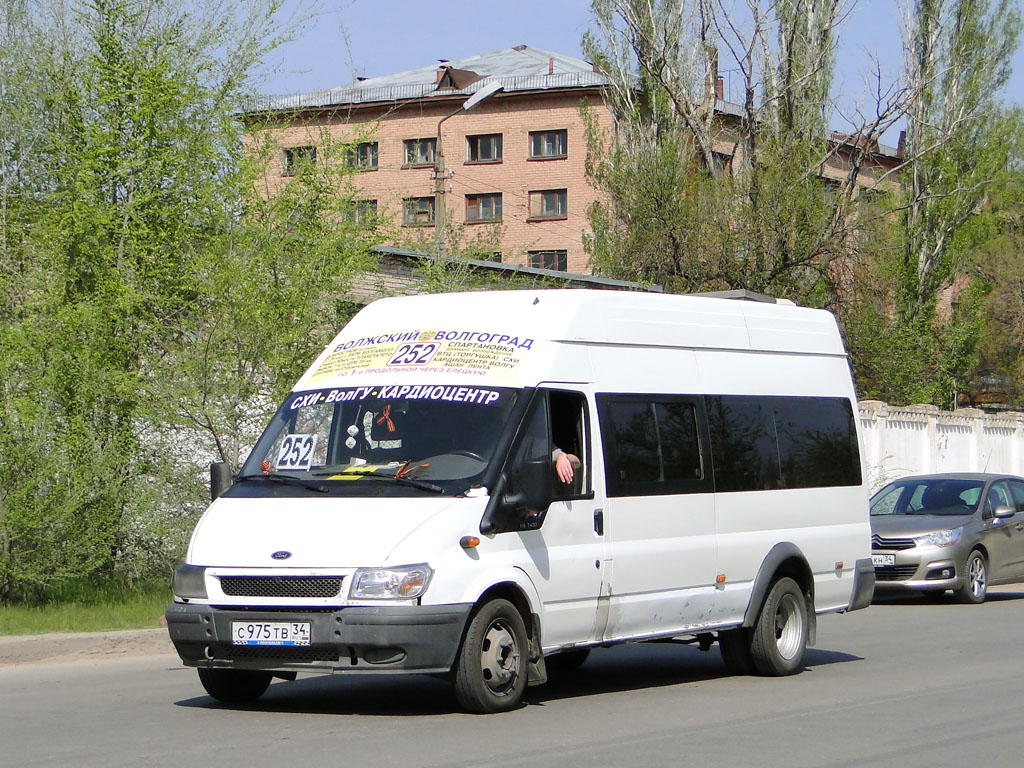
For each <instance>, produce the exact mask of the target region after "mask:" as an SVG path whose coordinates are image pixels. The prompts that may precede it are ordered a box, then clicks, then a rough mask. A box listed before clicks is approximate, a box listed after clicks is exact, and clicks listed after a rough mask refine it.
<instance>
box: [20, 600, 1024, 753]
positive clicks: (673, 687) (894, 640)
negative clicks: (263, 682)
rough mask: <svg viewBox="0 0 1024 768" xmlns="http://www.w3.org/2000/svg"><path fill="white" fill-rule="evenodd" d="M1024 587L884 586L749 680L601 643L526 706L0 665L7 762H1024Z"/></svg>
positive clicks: (706, 659) (314, 685)
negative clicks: (471, 711)
mask: <svg viewBox="0 0 1024 768" xmlns="http://www.w3.org/2000/svg"><path fill="white" fill-rule="evenodd" d="M1022 640H1024V588H1021V587H1010V588H1000V589H996V590H994V591H993V593H991V594H990V597H989V602H987V603H985V604H984V605H981V606H961V605H956V604H953V603H951V602H949V603H943V604H938V605H931V604H927V603H925V602H923V601H920V600H916V599H909V600H904V601H887V602H884V603H880V604H876V605H874V606H872V607H871V608H870V609H868V610H866V611H858V612H855V613H852V614H849V615H846V616H825V617H822V618H821V620H820V621H819V623H818V645H817V647H816V648H813V649H810V650H809V651H808V654H807V658H806V662H807V669H806V670H805V671H804V672H802V673H801V674H799V675H796V676H793V677H789V678H775V679H766V678H756V677H732V676H729V675H727V674H726V672H725V669H724V666H723V665H722V662H721V660H720V657H719V654H718V650H717V648H714V649H712V651H711V652H708V653H702V652H700V651H699V650H697V649H696V648H695V647H691V646H678V645H663V644H659V645H645V646H626V647H619V648H613V649H608V650H599V651H595V652H594V653H593V654H592V655H591V657H590V659H589V660H588V661H587V663H586V664H584V665H583V667H582V668H580V669H579V670H578V671H576V672H573V673H569V674H566V675H565V676H563V677H562V678H561V679H559V680H555V681H552V682H550V683H549V684H548V685H546V686H544V687H541V688H533V689H531V690H530V692H529V693H528V704H527V706H525V707H523V708H522V709H519V710H517V711H515V712H511V713H507V714H501V715H489V716H472V715H465V714H462V713H460V712H458V711H457V709H456V706H455V701H454V697H453V696H452V694H451V692H450V690H449V688H448V687H447V685H446V684H445V683H443V682H442V681H440V680H435V679H431V678H420V677H401V678H395V677H392V678H383V677H340V676H339V677H308V678H305V679H299V680H298V681H295V682H290V683H289V682H275V683H274V684H272V685H271V687H270V690H269V691H268V692H267V693H266V694H265V695H264V697H263V698H262V699H261V700H260V701H259V702H257V703H256V704H255V705H248V706H244V707H232V706H226V705H221V704H217V703H215V702H214V701H213V700H212V699H210V698H208V697H207V696H206V695H205V694H204V692H203V690H202V688H201V686H200V685H199V681H198V679H197V678H196V675H195V671H194V670H191V669H185V668H183V667H181V666H180V664H179V663H178V660H177V657H176V656H173V655H169V654H164V653H152V652H151V653H150V655H145V656H127V657H126V656H123V655H116V656H106V657H103V656H96V657H88V658H78V659H75V660H71V661H60V662H47V661H44V662H35V663H31V664H21V665H16V666H6V667H3V668H0V765H2V766H4V768H16V767H20V766H76V767H77V766H84V767H90V766H97V767H102V768H110V767H111V766H141V765H147V766H165V765H166V766H193V765H196V766H212V765H216V766H239V767H240V768H241V767H242V766H244V768H263V767H264V766H266V767H268V768H269V767H270V766H273V767H274V768H283V767H287V768H312V767H313V766H345V767H346V768H348V767H352V768H355V767H356V766H358V767H359V768H366V767H370V766H388V767H389V768H394V767H396V766H398V767H403V768H404V767H412V766H430V767H431V768H433V767H434V766H438V767H440V766H499V765H500V766H530V768H535V767H538V766H557V768H571V767H572V766H586V767H587V768H594V766H624V767H630V766H708V765H712V764H714V765H719V766H733V765H736V766H739V765H742V766H787V768H797V767H799V766H815V767H818V766H854V765H856V766H875V765H898V766H900V768H910V767H912V766H928V768H935V767H936V766H985V767H986V768H990V767H992V766H1008V767H1009V766H1014V768H1016V766H1019V765H1021V762H1022V758H1021V753H1022V746H1024V722H1022V721H1024V717H1022V714H1021V711H1022V710H1021V707H1022V704H1021V702H1022V694H1024V653H1022V652H1021V649H1020V646H1021V643H1022Z"/></svg>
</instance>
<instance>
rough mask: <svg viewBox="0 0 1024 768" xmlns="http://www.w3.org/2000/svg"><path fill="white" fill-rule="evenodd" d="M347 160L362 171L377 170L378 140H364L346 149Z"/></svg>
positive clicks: (352, 166)
mask: <svg viewBox="0 0 1024 768" xmlns="http://www.w3.org/2000/svg"><path fill="white" fill-rule="evenodd" d="M345 162H346V163H347V164H348V166H349V167H350V168H355V169H357V170H360V171H371V170H374V171H375V170H377V142H376V141H364V142H363V143H362V144H356V145H355V146H351V147H348V148H346V149H345Z"/></svg>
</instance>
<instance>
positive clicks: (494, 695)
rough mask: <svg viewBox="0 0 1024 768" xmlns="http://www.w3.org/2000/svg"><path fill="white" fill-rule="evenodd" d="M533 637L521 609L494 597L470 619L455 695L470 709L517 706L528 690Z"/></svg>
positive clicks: (496, 709) (497, 709)
mask: <svg viewBox="0 0 1024 768" xmlns="http://www.w3.org/2000/svg"><path fill="white" fill-rule="evenodd" d="M528 643H529V640H528V638H527V634H526V625H525V624H524V623H523V618H522V616H520V615H519V611H517V610H516V608H515V606H514V605H512V603H510V602H508V600H491V601H490V602H488V603H484V604H483V605H482V606H480V609H479V610H477V612H476V613H475V614H474V615H473V618H472V619H470V622H469V628H468V629H467V630H466V636H465V638H464V639H463V641H462V648H460V649H459V656H458V659H457V660H456V668H455V681H454V682H455V697H456V698H457V699H458V701H459V704H460V705H461V706H462V708H463V709H465V710H466V711H467V712H474V713H478V714H485V713H489V712H505V711H507V710H510V709H515V708H516V707H517V706H519V704H520V703H521V702H522V700H523V694H524V693H525V692H526V679H527V674H526V669H527V655H528V653H529V645H528Z"/></svg>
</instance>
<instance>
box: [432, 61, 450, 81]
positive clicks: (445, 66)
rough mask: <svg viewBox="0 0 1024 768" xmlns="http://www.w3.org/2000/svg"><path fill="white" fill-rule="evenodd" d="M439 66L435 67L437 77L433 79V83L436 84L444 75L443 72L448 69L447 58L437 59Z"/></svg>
mask: <svg viewBox="0 0 1024 768" xmlns="http://www.w3.org/2000/svg"><path fill="white" fill-rule="evenodd" d="M437 61H438V63H439V64H440V66H439V67H438V68H437V77H436V78H435V80H434V84H435V85H438V84H440V82H441V78H442V77H444V73H445V72H446V71H447V70H448V59H438V60H437Z"/></svg>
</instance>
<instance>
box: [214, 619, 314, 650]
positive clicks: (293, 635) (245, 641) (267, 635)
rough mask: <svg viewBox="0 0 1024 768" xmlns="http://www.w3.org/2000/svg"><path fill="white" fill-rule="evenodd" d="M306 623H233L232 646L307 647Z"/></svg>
mask: <svg viewBox="0 0 1024 768" xmlns="http://www.w3.org/2000/svg"><path fill="white" fill-rule="evenodd" d="M309 627H310V623H309V622H308V621H233V622H231V644H232V645H309V638H310V628H309Z"/></svg>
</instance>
